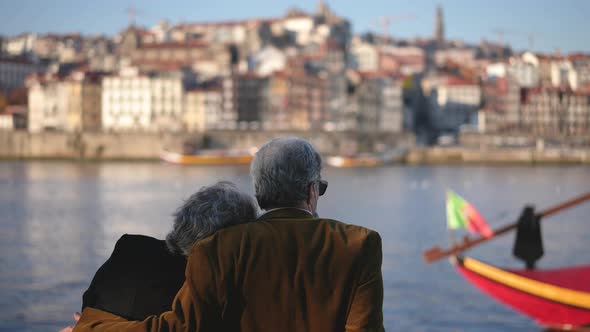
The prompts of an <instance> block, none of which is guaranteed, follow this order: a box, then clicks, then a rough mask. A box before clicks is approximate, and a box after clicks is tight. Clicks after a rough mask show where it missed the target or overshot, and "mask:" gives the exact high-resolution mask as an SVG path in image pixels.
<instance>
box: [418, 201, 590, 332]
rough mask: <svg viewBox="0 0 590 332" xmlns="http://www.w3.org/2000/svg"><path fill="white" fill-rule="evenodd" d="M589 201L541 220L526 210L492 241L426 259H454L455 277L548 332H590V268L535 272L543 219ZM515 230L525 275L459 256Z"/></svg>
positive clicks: (470, 242)
mask: <svg viewBox="0 0 590 332" xmlns="http://www.w3.org/2000/svg"><path fill="white" fill-rule="evenodd" d="M588 200H590V193H586V194H584V195H581V196H579V197H576V198H574V199H571V200H569V201H566V202H563V203H561V204H559V205H557V206H554V207H552V208H549V209H547V210H544V211H542V212H540V213H537V214H535V213H534V212H533V210H532V209H531V208H525V210H524V211H523V214H522V215H521V217H520V218H519V220H518V221H517V222H516V223H513V224H510V225H506V226H504V227H502V228H499V229H497V230H495V231H494V232H493V236H490V237H483V236H480V237H478V238H474V239H470V238H468V237H465V238H464V239H463V241H462V242H459V243H455V244H453V246H452V247H450V248H449V249H445V250H443V249H441V248H439V247H433V248H431V249H429V250H427V251H425V252H424V259H425V260H426V262H427V263H432V262H434V261H437V260H439V259H442V258H444V257H450V258H451V262H452V263H453V265H454V266H455V268H456V269H457V271H458V272H459V273H460V274H461V275H462V276H463V277H464V278H465V279H466V280H467V281H469V282H470V283H471V284H473V285H474V286H475V287H477V288H478V289H480V290H481V291H482V292H484V293H485V294H487V295H489V296H490V297H492V298H494V299H496V300H497V301H499V302H501V303H503V304H505V305H507V306H508V307H510V308H512V309H514V310H515V311H517V312H520V313H522V314H524V315H526V316H528V317H530V318H532V319H534V320H535V321H536V322H537V323H538V324H539V325H541V326H543V327H545V328H549V329H551V330H560V331H590V265H581V266H570V267H563V268H554V269H547V270H541V269H535V268H534V266H535V262H536V260H538V259H539V258H541V256H542V255H543V248H542V241H541V233H540V224H539V222H540V220H541V218H543V217H547V216H549V215H552V214H555V213H557V212H559V211H562V210H564V209H566V208H569V207H572V206H574V205H577V204H580V203H582V202H585V201H588ZM531 220H535V221H534V223H533V224H532V225H535V230H534V231H532V232H529V231H528V230H527V227H529V224H528V223H530V221H531ZM535 223H536V224H535ZM514 229H517V231H518V232H517V236H516V241H515V247H514V251H513V252H514V254H515V256H516V257H517V258H520V259H522V260H523V261H525V262H526V264H527V268H526V269H522V270H516V269H503V268H499V267H495V266H493V265H489V264H486V263H484V262H482V261H479V260H476V259H473V258H469V257H462V256H461V255H462V253H463V252H464V251H466V250H468V249H470V248H472V247H474V246H476V245H479V244H481V243H484V242H486V241H488V240H490V239H492V238H495V237H497V236H499V235H502V234H505V233H508V232H510V231H512V230H514ZM535 232H536V233H535Z"/></svg>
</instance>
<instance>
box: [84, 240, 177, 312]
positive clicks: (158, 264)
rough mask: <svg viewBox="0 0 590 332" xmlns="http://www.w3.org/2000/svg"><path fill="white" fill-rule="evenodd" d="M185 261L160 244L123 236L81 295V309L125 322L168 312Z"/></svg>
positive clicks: (164, 244) (162, 243)
mask: <svg viewBox="0 0 590 332" xmlns="http://www.w3.org/2000/svg"><path fill="white" fill-rule="evenodd" d="M185 268H186V257H184V256H182V255H179V254H173V253H171V252H170V251H169V250H168V248H167V247H166V243H165V241H163V240H158V239H154V238H152V237H148V236H143V235H129V234H125V235H123V236H122V237H121V238H120V239H119V241H117V244H116V245H115V250H114V251H113V253H112V254H111V257H110V258H109V259H108V260H107V261H106V262H105V263H104V264H103V265H102V266H101V267H100V268H99V269H98V271H97V272H96V274H95V275H94V278H93V279H92V282H91V283H90V287H89V288H88V290H87V291H86V292H85V293H84V296H83V300H82V309H84V308H85V307H93V308H97V309H101V310H103V311H107V312H110V313H113V314H116V315H118V316H121V317H124V318H126V319H129V320H143V319H145V318H146V317H148V316H150V315H157V314H160V313H162V312H165V311H169V310H170V309H171V307H172V300H173V299H174V296H175V295H176V293H177V292H178V290H179V289H180V287H181V286H182V284H183V283H184V280H185V277H184V271H185Z"/></svg>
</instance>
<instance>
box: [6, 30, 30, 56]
mask: <svg viewBox="0 0 590 332" xmlns="http://www.w3.org/2000/svg"><path fill="white" fill-rule="evenodd" d="M36 40H37V35H35V34H31V33H25V34H21V35H19V36H16V37H11V38H6V39H4V42H3V45H2V46H3V47H2V48H3V50H4V52H6V53H7V54H10V55H14V56H19V55H22V54H25V53H30V52H32V50H33V47H34V45H35V41H36Z"/></svg>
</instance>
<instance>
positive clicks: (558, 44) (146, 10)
mask: <svg viewBox="0 0 590 332" xmlns="http://www.w3.org/2000/svg"><path fill="white" fill-rule="evenodd" d="M295 4H296V5H297V6H298V7H300V8H303V9H307V10H313V9H315V7H316V5H317V0H293V1H283V0H246V1H244V0H192V1H190V0H168V1H154V0H141V1H140V0H133V1H129V0H101V1H85V0H19V1H11V0H0V34H4V35H7V34H8V35H13V34H18V33H21V32H26V31H29V32H40V33H45V32H75V31H77V32H82V33H91V34H97V33H105V34H108V35H113V34H115V33H116V32H117V31H119V30H121V29H122V28H123V27H125V26H126V25H127V24H128V17H127V14H126V9H127V8H129V7H135V8H137V10H138V12H139V15H138V18H137V22H138V23H139V24H142V25H149V26H151V25H153V24H155V23H157V22H158V21H160V20H161V19H168V20H170V21H171V22H172V23H175V22H178V21H210V20H219V19H235V18H247V17H272V16H280V15H283V14H284V13H285V11H286V10H287V9H288V8H289V7H292V6H293V5H295ZM328 4H329V5H330V6H331V7H332V8H333V9H334V10H335V11H336V12H337V13H338V14H340V15H342V16H345V17H347V18H349V19H350V21H351V23H352V24H353V29H354V31H355V32H362V31H367V30H369V29H371V30H378V31H381V30H380V28H379V27H378V26H377V25H376V22H377V21H378V19H379V17H382V16H385V15H390V16H414V19H413V20H406V21H401V22H398V23H396V24H392V25H391V29H390V30H391V34H392V35H393V36H394V37H395V36H400V37H415V36H431V35H432V33H433V27H434V11H435V7H436V5H437V4H441V5H442V7H443V10H444V18H445V24H446V36H447V37H448V38H459V39H464V40H466V41H469V42H478V41H480V40H481V39H482V38H486V39H488V40H497V38H498V37H497V34H495V33H494V31H495V30H498V29H501V30H504V31H506V33H505V35H504V39H505V40H506V41H507V42H509V43H510V44H511V45H512V46H513V47H514V48H516V49H524V48H528V45H529V38H528V35H529V34H531V33H534V49H535V50H536V51H541V52H552V51H554V50H556V49H559V50H561V51H562V52H572V51H584V52H590V20H589V14H590V1H588V0H552V1H550V0H493V1H492V0H448V1H444V0H439V1H436V0H411V1H407V0H331V1H328Z"/></svg>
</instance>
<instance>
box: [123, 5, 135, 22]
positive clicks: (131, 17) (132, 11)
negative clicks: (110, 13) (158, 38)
mask: <svg viewBox="0 0 590 332" xmlns="http://www.w3.org/2000/svg"><path fill="white" fill-rule="evenodd" d="M125 12H127V16H129V26H135V18H136V17H137V15H138V11H137V8H135V7H134V6H131V7H129V8H127V9H126V10H125Z"/></svg>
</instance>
